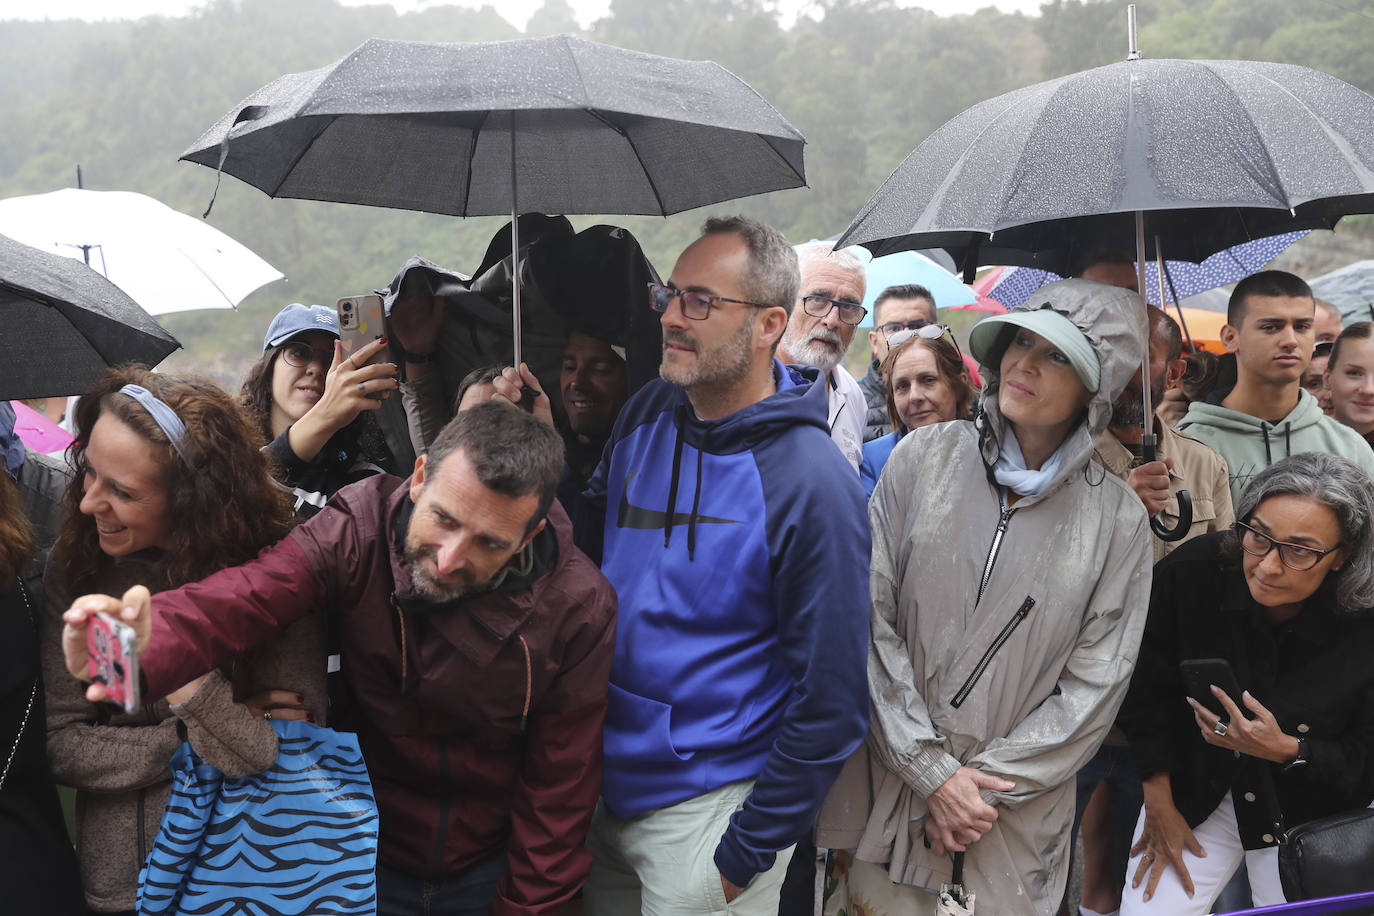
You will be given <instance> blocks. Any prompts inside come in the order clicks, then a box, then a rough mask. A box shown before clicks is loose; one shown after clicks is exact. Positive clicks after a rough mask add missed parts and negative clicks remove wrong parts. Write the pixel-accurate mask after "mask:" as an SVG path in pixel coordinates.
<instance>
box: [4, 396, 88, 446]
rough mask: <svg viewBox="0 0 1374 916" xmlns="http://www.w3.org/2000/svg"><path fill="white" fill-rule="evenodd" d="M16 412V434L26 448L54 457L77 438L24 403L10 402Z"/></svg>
mask: <svg viewBox="0 0 1374 916" xmlns="http://www.w3.org/2000/svg"><path fill="white" fill-rule="evenodd" d="M10 408H11V409H13V410H14V432H15V435H17V436H18V437H19V439H20V441H21V442H23V443H24V447H25V448H28V449H30V450H32V451H35V452H42V453H43V454H45V455H54V454H57V453H58V452H61V451H64V450H65V449H66V448H67V446H69V445H71V444H72V442H73V441H74V440H75V437H74V436H73V435H72V434H71V433H69V432H67V431H66V430H65V429H63V428H62V427H60V426H58V425H57V424H56V423H54V422H53V421H52V420H49V419H48V418H47V417H45V416H43V415H42V414H41V413H39V412H38V411H36V410H34V409H33V408H32V407H30V406H29V405H27V404H25V403H24V402H23V401H10Z"/></svg>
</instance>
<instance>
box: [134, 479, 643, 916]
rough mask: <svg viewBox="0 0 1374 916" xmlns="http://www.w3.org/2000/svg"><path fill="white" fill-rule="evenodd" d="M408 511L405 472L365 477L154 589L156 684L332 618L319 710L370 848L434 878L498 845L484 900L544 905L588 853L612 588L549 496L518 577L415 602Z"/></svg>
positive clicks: (173, 683)
mask: <svg viewBox="0 0 1374 916" xmlns="http://www.w3.org/2000/svg"><path fill="white" fill-rule="evenodd" d="M411 506H412V504H411V501H410V498H409V481H408V480H400V479H398V478H396V477H391V476H389V475H385V474H379V475H377V476H374V477H370V478H368V479H366V480H363V481H360V482H358V483H355V484H352V485H350V486H348V487H345V488H343V489H342V490H340V491H339V492H338V493H337V494H336V495H335V497H334V498H333V499H332V500H331V501H330V502H329V504H328V506H326V507H325V509H324V510H323V511H322V512H320V513H319V514H318V515H316V516H315V517H314V518H311V519H310V520H308V521H306V522H305V523H304V524H302V525H301V526H300V527H298V528H296V530H295V531H293V532H292V533H291V534H290V535H288V536H287V537H286V538H285V539H284V540H282V541H281V542H280V543H278V544H277V545H275V546H273V547H269V548H267V549H266V550H264V551H263V552H262V553H261V554H259V555H258V557H257V559H255V560H253V561H252V562H250V563H247V564H245V565H243V566H238V567H234V568H230V569H226V570H223V571H221V572H218V573H216V574H214V575H213V576H210V577H209V578H207V579H204V580H202V581H201V582H198V583H194V584H191V585H187V586H185V587H183V588H180V589H176V590H174V591H168V592H162V593H160V594H158V595H155V596H153V628H152V639H151V641H150V642H149V644H148V647H147V649H146V650H145V652H144V654H143V656H142V657H141V659H140V663H141V665H142V668H143V673H144V676H145V678H146V679H147V687H148V692H149V696H150V698H152V697H159V696H163V695H165V694H166V693H167V692H168V691H171V690H175V689H176V688H177V687H178V686H180V685H181V684H184V683H186V682H187V681H189V680H191V679H192V678H194V677H196V676H198V675H200V674H202V673H204V672H205V671H208V670H210V669H212V668H214V667H216V666H217V665H220V664H223V663H225V662H227V661H228V660H229V659H230V658H232V657H233V656H234V655H235V654H236V653H238V652H241V651H243V650H246V649H248V648H250V647H252V646H254V645H256V644H257V643H259V642H262V641H263V640H264V639H266V638H267V637H268V636H269V635H271V634H272V633H273V632H275V631H276V630H278V629H280V628H281V627H284V626H286V625H288V624H290V623H291V622H292V621H294V620H297V619H299V618H301V617H303V616H305V615H306V614H309V613H311V612H312V611H317V612H320V613H323V614H325V615H326V617H327V621H328V624H329V627H330V629H331V630H332V632H333V633H334V634H335V638H336V640H337V645H338V650H339V655H340V664H341V666H342V679H343V683H344V685H345V686H346V693H347V701H346V702H344V703H342V704H340V705H341V708H339V709H338V710H337V711H333V712H331V716H332V717H333V718H332V721H331V723H330V724H331V725H334V726H336V727H338V728H340V729H342V730H346V731H355V732H357V734H358V740H359V744H360V745H361V747H362V751H363V756H364V758H365V759H366V761H367V768H368V772H369V773H370V774H371V776H372V784H373V789H374V791H375V792H376V796H377V805H378V809H379V811H380V814H381V849H380V856H381V859H382V861H383V862H385V863H386V864H387V865H388V866H390V867H392V868H395V869H397V870H399V871H402V872H405V873H407V874H410V875H415V876H417V877H439V876H442V875H450V874H453V873H455V872H458V871H461V870H463V869H466V868H468V867H470V866H472V865H476V864H478V863H480V862H482V861H485V860H486V859H488V858H490V857H491V856H493V855H498V854H500V853H502V852H508V854H509V862H510V869H509V871H508V872H507V874H506V877H505V878H503V879H502V881H501V884H500V887H499V888H498V890H497V898H496V903H495V905H494V906H493V908H492V910H491V912H492V913H493V914H516V913H519V914H536V913H553V912H557V911H558V910H559V909H560V908H561V907H562V906H563V905H564V904H565V903H566V902H567V901H568V900H569V899H570V898H571V897H572V895H573V894H574V892H575V891H576V890H577V889H578V888H579V887H580V886H581V885H582V883H583V882H584V881H585V880H586V877H587V873H588V871H589V870H590V867H591V859H590V856H589V855H588V853H587V851H586V849H585V847H584V846H583V841H584V839H585V838H586V833H587V827H588V824H589V823H590V821H591V816H592V809H593V807H594V806H595V804H596V800H597V796H598V795H599V793H600V789H601V723H602V719H603V717H604V715H605V711H606V682H607V679H608V676H609V673H610V666H611V656H612V654H613V651H614V643H615V612H616V598H615V592H614V590H613V589H612V588H611V586H610V584H609V583H608V582H607V581H606V579H605V578H604V577H603V576H602V575H601V572H600V571H599V570H598V569H597V568H596V566H595V565H593V564H592V562H591V561H590V560H588V559H587V557H586V556H585V555H583V554H582V553H581V551H579V550H577V548H575V547H574V546H573V543H572V531H571V526H570V524H569V521H568V517H567V515H566V514H565V513H564V512H563V510H562V508H560V507H559V505H558V503H557V502H555V503H554V504H553V505H552V507H551V508H550V510H549V517H548V522H549V523H548V525H547V526H546V527H545V529H544V530H543V531H542V532H540V534H539V535H537V536H536V537H535V539H534V541H533V542H532V544H533V546H534V548H535V558H536V562H535V567H534V569H533V571H532V572H531V573H530V574H529V575H528V576H527V577H525V578H524V579H522V580H517V581H514V582H512V581H509V580H508V581H507V582H506V583H504V584H503V585H502V586H501V587H500V588H498V589H496V590H495V591H492V592H487V593H485V594H480V595H474V596H472V597H469V598H467V599H465V600H462V601H460V602H457V603H454V604H444V605H436V604H433V603H429V602H426V601H424V600H423V599H421V598H419V597H418V596H417V595H416V593H415V590H414V588H413V586H412V585H411V580H410V568H409V564H407V563H406V561H405V558H404V551H403V544H404V539H405V531H406V528H407V527H408V525H409V519H410V510H411ZM526 708H528V712H527V713H526V712H525V710H526Z"/></svg>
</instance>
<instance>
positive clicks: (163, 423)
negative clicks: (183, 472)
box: [119, 385, 191, 467]
mask: <svg viewBox="0 0 1374 916" xmlns="http://www.w3.org/2000/svg"><path fill="white" fill-rule="evenodd" d="M119 393H120V394H127V395H128V396H129V397H131V398H133V399H134V400H135V401H137V402H138V403H139V404H141V405H143V409H144V410H146V411H148V415H149V416H151V417H152V418H153V422H154V423H156V424H157V425H158V428H159V429H161V430H162V432H163V434H164V435H166V436H167V441H169V442H171V443H172V448H174V449H176V450H177V454H178V455H180V456H181V460H182V461H184V462H186V466H187V467H190V465H191V459H189V458H187V457H186V448H185V445H186V424H185V423H182V422H181V418H180V417H178V416H177V415H176V411H174V410H172V408H170V407H168V406H167V404H166V402H164V401H160V400H158V399H157V398H156V397H155V396H154V395H153V393H152V392H151V391H149V390H148V389H147V388H144V387H143V386H142V385H125V386H124V387H123V388H121V389H119Z"/></svg>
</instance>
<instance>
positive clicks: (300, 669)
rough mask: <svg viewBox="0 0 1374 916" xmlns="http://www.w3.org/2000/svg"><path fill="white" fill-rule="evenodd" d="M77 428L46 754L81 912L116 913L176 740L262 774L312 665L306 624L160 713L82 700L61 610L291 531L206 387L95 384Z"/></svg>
mask: <svg viewBox="0 0 1374 916" xmlns="http://www.w3.org/2000/svg"><path fill="white" fill-rule="evenodd" d="M76 421H77V434H76V441H75V442H74V443H73V444H72V446H71V450H70V457H71V461H72V465H73V468H74V470H75V474H74V476H73V478H72V483H71V485H70V486H69V487H68V489H67V493H66V498H65V502H66V510H67V515H66V520H65V522H64V523H63V527H62V532H61V534H60V536H59V537H58V540H57V543H56V545H55V546H54V548H53V554H52V557H51V559H50V560H49V562H48V567H47V573H46V575H45V577H44V585H45V588H46V591H47V611H46V614H45V618H46V620H45V629H44V633H43V671H44V676H45V679H46V683H47V686H48V709H47V728H48V755H49V757H50V758H51V759H52V762H53V771H54V774H55V776H56V778H57V780H58V781H59V782H61V783H63V784H65V785H69V786H72V787H74V788H75V789H76V790H77V814H76V826H77V854H78V858H79V859H80V863H81V874H82V878H83V880H84V882H85V886H86V901H87V905H88V906H89V907H90V909H91V910H93V911H95V912H100V913H113V912H130V911H132V910H133V908H134V903H135V897H136V894H137V890H138V875H139V869H140V868H141V867H142V865H143V863H144V860H145V859H146V857H147V855H148V849H149V844H151V842H152V841H153V838H155V837H156V836H157V835H158V827H159V824H160V823H161V820H162V813H163V808H164V807H165V805H166V802H167V797H168V793H169V792H170V790H171V773H170V771H169V770H168V762H169V761H170V760H171V757H172V754H173V753H174V752H175V751H176V750H177V748H178V747H180V746H181V744H182V742H183V741H189V742H190V743H191V748H192V749H193V750H194V751H195V752H196V754H197V755H199V757H200V758H201V759H202V760H203V761H204V762H206V763H208V764H210V765H211V766H214V767H216V768H218V769H219V770H221V771H222V772H223V773H225V774H226V775H228V776H231V777H235V776H237V777H242V776H248V775H250V774H252V773H257V772H260V771H261V770H263V769H266V768H267V767H269V766H271V765H272V763H273V762H274V761H275V760H276V757H277V736H276V733H275V731H274V730H273V728H272V724H271V721H270V720H271V719H272V718H282V719H305V720H309V721H318V720H319V719H320V718H322V716H323V713H324V700H323V695H324V658H323V652H322V645H321V641H320V637H319V632H318V624H316V623H314V622H313V621H311V620H306V621H302V622H301V623H298V624H296V625H295V626H293V627H292V628H291V629H290V630H288V631H286V632H285V633H283V634H282V636H281V637H280V638H279V639H277V640H275V641H274V642H272V643H270V644H268V645H266V646H263V647H260V648H259V649H258V650H255V651H254V652H251V653H247V654H246V655H244V656H241V657H240V658H239V659H237V660H236V661H235V662H234V663H233V664H231V665H229V666H228V667H226V668H222V669H219V670H216V671H212V672H210V673H208V674H206V675H204V676H202V677H199V678H196V679H195V680H194V681H192V682H190V683H188V684H186V685H184V686H183V687H182V688H181V689H179V690H177V691H176V692H175V693H173V694H172V695H171V696H169V697H168V698H167V699H166V700H164V701H159V702H157V703H151V704H144V705H142V706H140V707H138V708H136V709H135V710H134V711H133V712H131V713H126V712H125V711H124V710H123V709H122V708H121V707H116V706H113V705H110V704H105V703H101V704H93V703H89V702H87V701H86V699H85V696H84V687H83V685H82V684H81V683H79V682H78V681H76V680H74V679H73V678H72V677H71V676H70V675H69V674H67V669H66V664H65V663H64V661H63V658H62V647H61V636H62V619H61V618H62V612H63V611H65V610H66V609H67V608H68V607H69V606H70V605H71V603H72V600H73V599H74V598H76V597H79V596H80V595H84V594H89V593H93V592H100V593H110V594H115V595H122V594H123V593H124V592H125V590H127V589H128V588H130V587H131V586H133V585H134V584H136V583H144V584H147V585H148V586H149V587H151V588H153V590H154V591H161V590H163V589H169V588H175V587H176V586H178V585H181V584H183V583H186V582H194V581H196V580H198V579H201V578H203V577H205V576H207V575H209V574H210V573H212V572H215V571H216V570H219V569H222V568H224V567H226V566H233V565H236V564H239V563H242V562H244V561H246V560H248V559H251V558H252V557H253V556H255V555H256V554H257V552H258V551H259V550H260V549H261V548H263V547H266V546H267V545H269V544H272V543H275V542H276V541H277V540H279V539H280V538H281V537H283V536H284V535H285V534H286V533H287V531H288V530H289V529H290V527H291V525H292V523H293V518H292V515H291V511H290V507H289V505H288V504H287V502H286V499H285V495H284V494H282V493H281V491H280V490H279V489H278V488H277V486H276V485H275V484H274V483H273V482H272V480H271V478H270V477H268V475H267V468H266V459H265V457H264V456H263V453H262V452H261V451H260V447H261V445H262V440H261V438H260V437H259V436H258V435H257V434H256V433H255V432H254V431H253V430H252V428H251V427H250V426H249V425H248V422H247V420H246V419H245V418H244V416H243V414H242V412H241V411H240V409H239V408H238V406H237V405H236V404H235V403H234V401H233V399H231V398H230V397H229V396H228V395H227V394H225V393H224V392H223V391H221V390H220V389H219V388H217V387H215V386H214V385H213V384H211V383H209V382H207V381H201V380H198V379H192V378H179V377H176V376H170V375H164V374H157V373H153V372H151V371H148V370H146V369H142V368H137V367H135V368H127V369H117V370H110V371H109V372H107V373H106V374H105V375H104V376H102V377H101V379H100V380H99V381H98V382H97V383H96V385H95V387H94V388H93V389H92V390H91V391H90V392H88V393H87V394H86V395H85V396H84V397H82V399H81V402H80V405H79V406H78V408H77V415H76ZM302 624H304V626H302Z"/></svg>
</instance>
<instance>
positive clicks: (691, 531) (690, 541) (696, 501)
mask: <svg viewBox="0 0 1374 916" xmlns="http://www.w3.org/2000/svg"><path fill="white" fill-rule="evenodd" d="M704 444H705V443H703V445H704ZM703 450H704V449H701V448H699V449H697V490H696V492H695V493H693V494H692V514H691V515H689V516H687V562H688V563H691V562H692V560H693V554H694V553H695V552H696V549H697V514H698V512H697V510H699V509H700V508H701V453H702V451H703Z"/></svg>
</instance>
